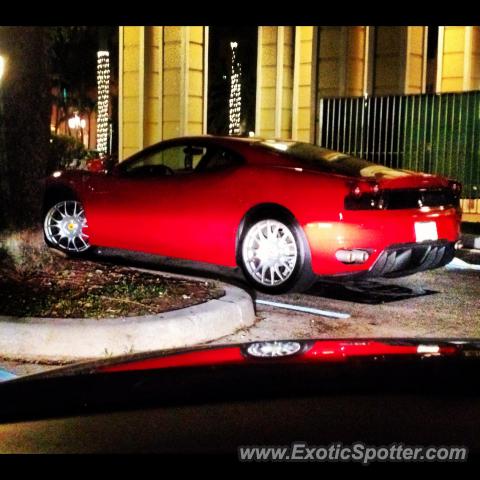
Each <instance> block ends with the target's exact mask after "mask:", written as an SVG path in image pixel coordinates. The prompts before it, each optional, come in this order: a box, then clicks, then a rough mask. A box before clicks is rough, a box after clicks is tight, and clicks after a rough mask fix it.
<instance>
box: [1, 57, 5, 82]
mask: <svg viewBox="0 0 480 480" xmlns="http://www.w3.org/2000/svg"><path fill="white" fill-rule="evenodd" d="M4 72H5V57H4V56H3V55H0V82H1V81H2V78H3V74H4Z"/></svg>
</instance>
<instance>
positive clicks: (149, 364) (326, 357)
mask: <svg viewBox="0 0 480 480" xmlns="http://www.w3.org/2000/svg"><path fill="white" fill-rule="evenodd" d="M472 352H474V354H475V355H477V352H478V355H480V341H475V340H465V339H450V340H445V339H442V340H435V339H417V338H416V339H391V338H390V339H335V340H323V339H314V340H310V339H309V340H274V341H262V342H251V343H242V344H232V345H222V346H211V347H199V348H189V349H180V350H175V351H171V350H170V351H159V352H148V353H139V354H130V355H125V356H121V357H116V358H110V359H105V360H100V361H93V362H91V361H90V362H86V363H79V364H75V365H73V366H67V367H62V368H58V369H53V370H50V371H48V372H44V373H40V374H34V375H28V376H24V377H19V378H16V379H11V380H10V379H9V380H8V381H7V383H11V382H17V381H24V380H28V379H32V378H48V377H52V376H54V377H56V376H71V375H82V374H88V373H108V372H127V371H144V370H162V369H172V368H192V367H193V368H195V367H205V366H220V365H238V366H244V367H247V368H248V367H250V366H253V365H259V364H260V365H261V364H265V363H268V364H269V365H275V364H278V366H279V368H281V366H282V365H285V364H293V365H294V364H303V365H305V364H311V365H314V364H322V363H332V362H341V363H343V362H347V361H349V360H351V359H372V358H375V359H376V358H380V357H382V358H402V357H408V358H410V359H411V358H418V359H421V358H424V357H426V356H427V357H431V356H438V357H459V356H464V355H465V354H468V355H471V354H472ZM478 355H477V356H478Z"/></svg>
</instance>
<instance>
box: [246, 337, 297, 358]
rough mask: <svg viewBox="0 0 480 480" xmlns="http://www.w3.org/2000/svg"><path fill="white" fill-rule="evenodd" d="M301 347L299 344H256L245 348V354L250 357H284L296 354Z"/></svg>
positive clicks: (281, 342)
mask: <svg viewBox="0 0 480 480" xmlns="http://www.w3.org/2000/svg"><path fill="white" fill-rule="evenodd" d="M301 347H302V346H301V344H300V343H299V342H284V341H279V342H256V343H252V344H251V345H249V346H248V347H247V352H248V354H250V355H252V357H267V358H272V357H286V356H288V355H294V354H295V353H298V352H299V351H300V349H301Z"/></svg>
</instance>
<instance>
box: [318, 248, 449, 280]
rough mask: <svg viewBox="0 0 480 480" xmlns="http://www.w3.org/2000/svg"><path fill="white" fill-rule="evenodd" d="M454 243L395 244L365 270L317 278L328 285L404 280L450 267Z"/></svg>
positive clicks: (382, 252)
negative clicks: (386, 279)
mask: <svg viewBox="0 0 480 480" xmlns="http://www.w3.org/2000/svg"><path fill="white" fill-rule="evenodd" d="M455 243H456V242H450V241H448V240H435V241H429V242H422V243H397V244H393V245H390V246H389V247H387V248H385V249H384V250H382V251H381V253H380V255H378V257H377V259H376V260H375V261H374V262H373V264H372V265H371V267H370V268H369V269H368V270H362V271H357V272H349V273H339V274H334V275H317V276H318V278H319V279H324V280H332V281H336V280H337V281H338V280H342V281H345V280H347V281H350V280H351V281H356V280H364V279H367V278H379V277H385V278H395V277H405V276H407V275H412V274H414V273H418V272H423V271H425V270H433V269H435V268H439V267H443V266H444V265H446V264H447V263H450V262H451V261H452V260H453V258H454V257H455Z"/></svg>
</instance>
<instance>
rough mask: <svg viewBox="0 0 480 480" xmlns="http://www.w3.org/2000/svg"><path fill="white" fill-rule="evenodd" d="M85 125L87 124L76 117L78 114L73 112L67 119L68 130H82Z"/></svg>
mask: <svg viewBox="0 0 480 480" xmlns="http://www.w3.org/2000/svg"><path fill="white" fill-rule="evenodd" d="M86 125H87V122H85V120H84V119H83V118H80V117H79V116H78V113H76V112H75V114H74V116H73V117H70V118H69V119H68V128H70V129H72V130H76V129H77V128H81V129H84V128H85V127H86Z"/></svg>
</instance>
